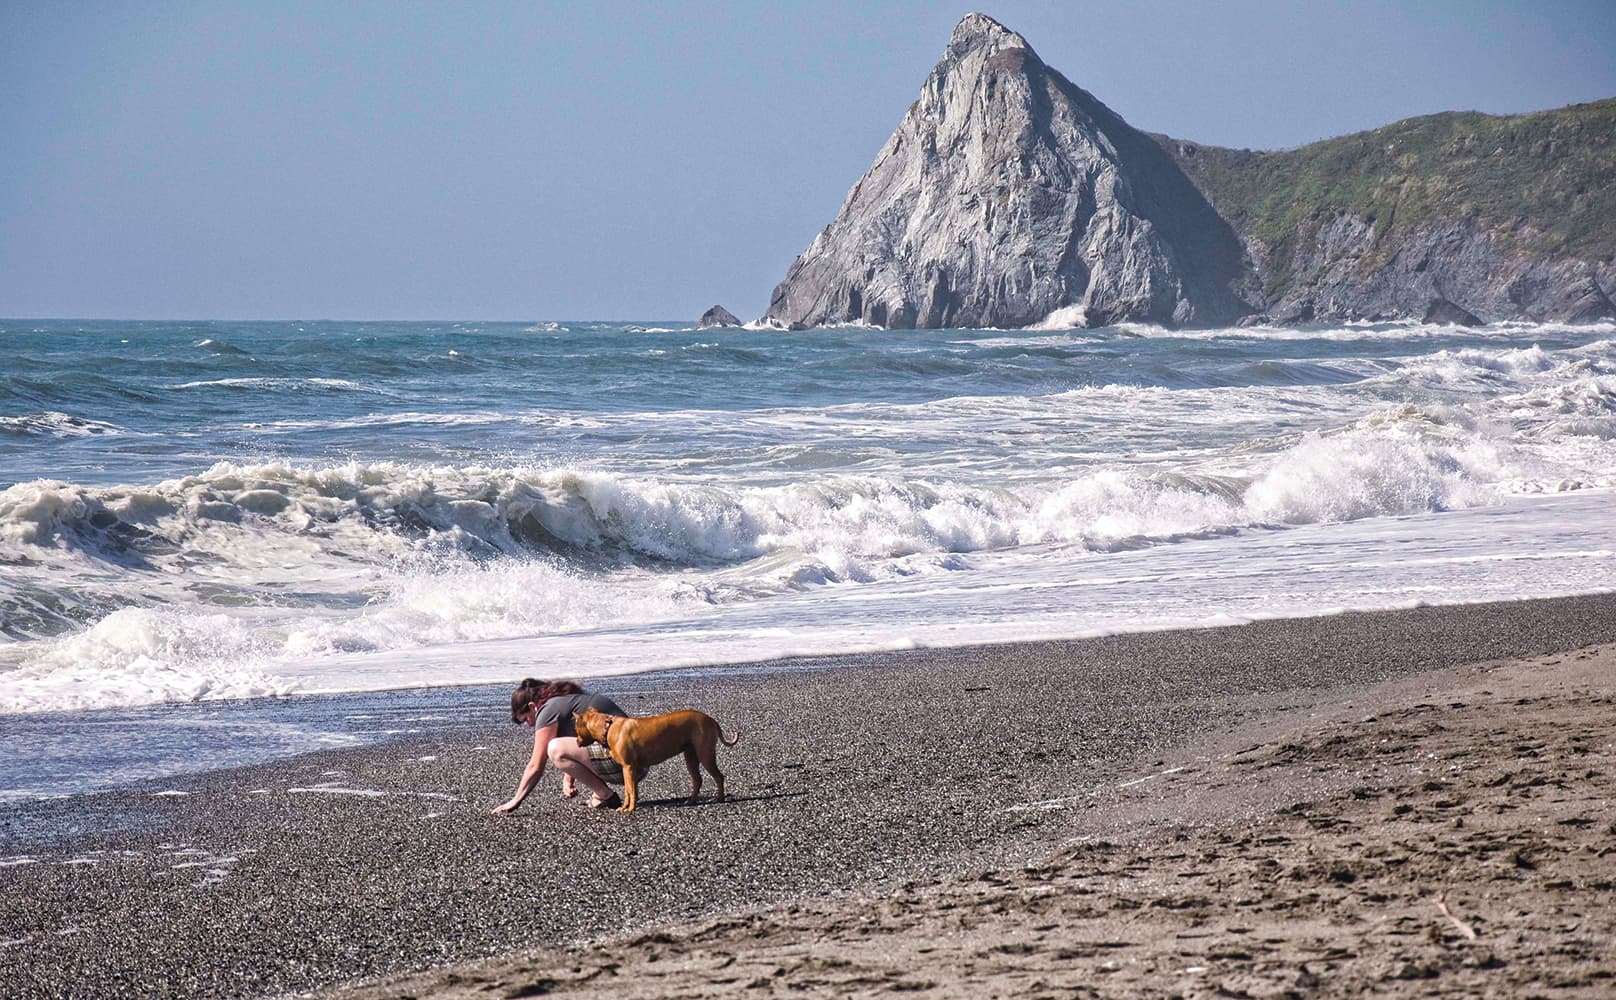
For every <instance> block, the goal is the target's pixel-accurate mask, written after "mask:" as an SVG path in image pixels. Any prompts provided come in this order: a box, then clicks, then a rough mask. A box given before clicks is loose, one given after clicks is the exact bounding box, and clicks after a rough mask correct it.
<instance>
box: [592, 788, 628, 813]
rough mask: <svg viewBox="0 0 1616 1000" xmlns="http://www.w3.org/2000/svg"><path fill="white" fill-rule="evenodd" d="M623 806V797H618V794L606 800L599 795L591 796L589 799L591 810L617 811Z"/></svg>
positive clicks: (613, 794)
mask: <svg viewBox="0 0 1616 1000" xmlns="http://www.w3.org/2000/svg"><path fill="white" fill-rule="evenodd" d="M622 804H623V797H622V796H620V795H618V794H617V793H616V792H613V793H612V794H611V795H610V796H608V797H606V798H604V799H603V798H601V797H600V796H599V795H595V796H591V797H590V799H589V808H591V809H616V808H617V807H618V806H620V805H622Z"/></svg>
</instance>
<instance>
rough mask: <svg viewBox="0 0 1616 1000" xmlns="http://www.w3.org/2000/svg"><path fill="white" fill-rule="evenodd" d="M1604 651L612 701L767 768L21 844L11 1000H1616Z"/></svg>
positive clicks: (1065, 658) (491, 783)
mask: <svg viewBox="0 0 1616 1000" xmlns="http://www.w3.org/2000/svg"><path fill="white" fill-rule="evenodd" d="M1612 643H1616V596H1610V595H1606V596H1597V597H1585V598H1563V599H1556V600H1550V601H1535V602H1515V603H1508V604H1497V605H1469V606H1458V607H1448V608H1422V609H1415V610H1410V611H1398V612H1385V613H1376V614H1353V615H1340V616H1334V617H1326V618H1315V619H1302V620H1290V621H1271V622H1260V623H1256V624H1252V625H1245V626H1238V627H1232V628H1224V629H1214V630H1204V631H1192V632H1167V633H1148V634H1139V635H1131V636H1118V637H1111V638H1104V639H1092V640H1083V641H1073V642H1061V643H1041V644H1034V645H1022V646H993V647H976V648H966V649H955V650H916V651H909V652H903V653H892V654H882V655H872V656H866V657H858V658H845V659H836V660H828V661H815V662H794V663H788V664H780V665H774V666H771V667H766V668H761V669H754V670H750V671H745V672H735V671H714V672H708V673H688V672H687V673H680V674H669V675H646V676H640V677H622V678H613V679H610V680H609V681H605V682H602V683H601V684H600V685H599V686H600V688H601V689H602V690H606V691H608V692H610V693H612V694H613V695H614V696H616V697H618V699H619V700H620V701H621V702H623V704H624V705H625V707H627V708H628V709H629V710H630V711H632V712H636V713H648V712H653V711H659V710H662V709H665V708H669V707H674V706H675V705H690V706H695V707H700V708H703V709H705V710H707V711H709V712H711V713H712V714H713V715H715V716H716V717H718V718H719V719H720V720H722V721H723V722H724V723H725V724H726V726H728V727H738V728H740V729H741V730H743V731H744V733H745V735H744V737H743V740H742V742H741V744H740V745H739V746H738V747H736V748H734V749H733V750H726V751H725V752H724V755H723V756H722V757H721V761H722V763H723V765H724V767H725V769H726V771H727V772H728V775H729V781H730V788H731V792H732V795H733V800H732V801H731V802H728V803H725V804H723V805H716V804H712V803H710V802H708V803H703V804H701V805H699V806H696V807H688V806H685V805H683V804H682V802H681V801H680V799H681V798H682V796H683V794H684V791H685V787H684V781H685V779H684V775H683V773H682V768H667V767H664V768H661V769H659V770H658V772H656V773H655V774H654V775H653V777H652V778H651V779H650V782H649V783H648V784H647V786H646V788H645V790H644V792H643V793H642V794H643V799H642V809H641V811H640V812H638V813H636V814H635V815H633V816H620V815H617V814H615V813H600V812H592V811H590V810H586V809H583V808H581V807H580V805H579V804H578V803H577V802H569V801H563V800H561V799H560V798H559V797H557V795H556V790H557V784H556V781H555V779H554V778H553V777H551V778H547V780H546V783H545V784H543V785H541V787H540V789H539V791H538V792H537V793H535V798H534V799H532V800H530V801H529V803H528V804H527V805H526V806H524V808H523V810H522V811H521V812H519V813H517V814H515V815H514V816H510V817H495V816H489V815H488V810H489V809H490V808H491V807H492V806H493V805H495V804H497V803H498V802H499V801H501V799H502V798H503V797H504V796H505V795H506V794H508V792H509V789H510V786H511V785H512V784H513V782H514V780H515V777H516V772H517V769H518V768H519V766H520V764H521V762H522V761H523V760H524V759H525V757H526V754H527V751H528V741H527V738H526V737H527V734H526V731H520V732H519V731H517V730H516V729H515V728H514V727H512V726H510V725H509V723H508V722H504V721H502V717H503V711H502V707H501V705H500V704H499V702H500V700H501V697H500V692H497V691H490V692H489V694H490V704H489V706H488V709H487V711H486V713H485V714H483V715H482V716H480V717H478V716H476V715H471V714H468V715H466V716H465V717H463V718H455V719H451V720H449V721H447V722H445V728H444V732H443V733H442V734H441V735H434V736H429V737H420V738H413V739H409V740H404V741H400V742H396V743H391V744H388V745H386V746H383V747H376V748H369V749H362V750H351V751H339V752H332V753H323V754H314V755H308V756H304V757H299V758H295V759H293V760H290V761H287V762H284V763H280V764H275V765H270V766H264V767H254V768H242V769H235V770H228V771H218V772H213V773H208V774H204V775H200V776H196V777H192V778H186V779H182V780H175V781H170V782H164V783H161V784H159V785H153V786H148V787H143V788H140V789H136V790H130V791H125V792H117V793H109V794H104V795H96V796H85V797H79V798H71V799H62V800H54V801H48V802H41V803H35V804H30V805H26V806H23V807H20V808H18V809H15V810H12V811H11V814H10V815H8V816H7V818H6V821H5V827H4V833H3V834H0V985H3V987H4V989H3V991H0V992H4V993H5V994H6V995H8V996H19V997H34V996H86V997H88V996H150V995H175V996H178V995H184V996H273V995H283V994H287V993H299V992H308V991H312V990H321V989H332V990H335V993H336V995H342V996H354V995H357V996H378V997H379V996H400V997H401V996H426V995H454V994H456V993H460V994H466V995H471V994H476V995H480V996H481V995H507V996H514V995H539V994H543V993H560V994H563V995H568V994H570V995H580V994H595V993H600V994H611V995H613V996H689V995H722V994H724V993H726V992H763V993H767V992H771V991H773V992H804V991H806V992H810V993H818V994H822V995H867V994H868V995H873V994H877V993H883V992H887V991H898V990H901V991H907V992H919V993H922V994H927V995H938V996H942V995H957V994H959V993H964V992H970V993H972V994H978V995H1010V994H1016V995H1023V994H1025V995H1051V996H1077V995H1091V994H1099V995H1123V996H1126V995H1141V996H1155V995H1168V994H1180V995H1185V996H1192V995H1207V996H1212V995H1233V996H1241V995H1249V996H1268V995H1306V996H1313V995H1343V996H1344V995H1359V994H1361V993H1362V992H1365V991H1366V990H1368V989H1371V988H1373V989H1375V990H1378V991H1381V992H1387V993H1393V994H1398V993H1401V994H1407V995H1442V994H1451V995H1476V994H1489V993H1490V994H1496V995H1553V996H1576V995H1587V996H1594V995H1608V991H1609V990H1610V988H1611V977H1612V976H1613V975H1616V953H1613V949H1612V940H1613V932H1616V918H1613V917H1612V916H1611V914H1613V913H1616V891H1613V885H1616V882H1613V879H1616V860H1613V857H1612V851H1613V850H1616V828H1613V825H1612V815H1613V811H1612V809H1611V807H1610V806H1611V798H1612V792H1613V789H1616V748H1613V746H1612V742H1611V738H1610V733H1611V732H1612V722H1613V721H1616V651H1613V648H1612V647H1611V645H1610V644H1612ZM520 673H521V671H520V669H519V668H518V669H517V670H515V671H513V679H514V677H515V676H518V675H519V674H520ZM484 720H486V722H485V721H484Z"/></svg>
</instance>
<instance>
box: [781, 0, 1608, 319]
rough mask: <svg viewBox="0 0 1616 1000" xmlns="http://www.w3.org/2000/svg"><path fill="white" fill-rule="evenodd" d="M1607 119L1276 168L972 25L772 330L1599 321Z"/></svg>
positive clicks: (1294, 161) (1501, 123)
mask: <svg viewBox="0 0 1616 1000" xmlns="http://www.w3.org/2000/svg"><path fill="white" fill-rule="evenodd" d="M1613 261H1616V101H1604V102H1599V103H1597V104H1592V105H1580V106H1578V107H1576V108H1568V109H1564V110H1562V111H1558V112H1543V113H1540V114H1537V115H1521V116H1513V117H1509V118H1497V117H1492V116H1487V115H1476V114H1470V115H1449V116H1440V115H1439V116H1432V117H1431V118H1425V119H1411V120H1410V121H1409V122H1404V123H1399V124H1398V125H1393V126H1388V127H1387V128H1385V129H1380V130H1377V131H1375V132H1369V133H1362V134H1360V135H1356V136H1347V137H1343V138H1341V139H1332V140H1327V141H1326V142H1322V143H1315V144H1313V145H1310V146H1305V147H1302V148H1301V149H1297V150H1289V151H1285V152H1279V153H1254V152H1250V151H1245V150H1239V151H1237V150H1227V149H1220V148H1218V147H1210V146H1201V145H1198V144H1195V143H1190V142H1183V141H1180V140H1175V139H1172V138H1169V137H1167V136H1161V135H1149V134H1146V133H1144V132H1141V131H1139V130H1137V129H1135V128H1133V127H1132V126H1130V125H1129V124H1128V123H1127V122H1125V121H1123V120H1122V118H1121V117H1119V116H1118V115H1117V114H1116V113H1115V112H1113V111H1111V110H1110V109H1109V108H1107V107H1106V106H1105V105H1104V104H1102V103H1101V102H1100V101H1099V100H1097V99H1096V98H1095V97H1094V96H1093V95H1091V94H1089V93H1088V92H1086V91H1084V90H1082V89H1081V88H1079V87H1077V86H1075V85H1073V84H1072V83H1071V82H1070V81H1068V80H1067V79H1066V78H1065V77H1063V76H1061V74H1060V73H1058V72H1056V71H1055V70H1053V69H1051V68H1050V67H1048V66H1046V65H1045V64H1044V63H1043V61H1042V60H1040V59H1039V58H1038V55H1037V54H1036V53H1035V52H1034V51H1033V50H1032V47H1031V46H1029V45H1028V44H1027V41H1026V39H1024V38H1022V37H1021V36H1020V35H1018V34H1016V33H1015V32H1013V31H1011V30H1009V29H1008V28H1005V27H1004V26H1003V25H1001V24H999V23H998V22H996V21H994V20H993V19H992V18H990V17H986V16H984V15H982V14H970V15H967V16H966V17H965V18H964V19H963V20H961V21H960V23H959V25H958V26H957V27H956V28H955V29H954V34H953V37H952V38H951V39H950V41H949V46H948V50H947V51H946V52H945V53H944V54H943V58H942V60H941V61H940V62H938V63H937V65H936V67H935V68H934V69H933V70H932V72H931V75H930V76H929V77H928V78H927V80H926V83H925V86H924V87H923V88H922V89H921V93H920V98H919V100H917V101H916V102H915V103H914V104H913V105H911V106H910V108H909V110H908V113H907V114H905V115H904V118H903V121H902V122H900V123H899V125H898V128H897V130H896V131H895V132H893V133H892V136H891V138H889V139H888V140H887V142H886V145H885V146H884V147H882V149H881V152H880V154H879V155H878V156H877V157H876V159H875V163H874V164H873V165H872V166H871V167H870V169H869V171H868V172H867V173H866V174H865V175H864V177H863V178H861V179H860V180H859V182H858V183H857V184H855V185H854V186H853V189H852V190H851V191H850V192H849V193H848V195H847V199H846V201H845V202H844V203H843V205H842V209H841V212H840V213H839V214H838V215H837V217H836V219H835V221H833V222H832V223H831V224H830V225H829V226H826V227H825V229H824V230H822V231H821V232H820V233H819V235H818V236H817V237H816V238H815V239H814V241H813V243H812V244H811V245H810V246H809V247H808V249H807V250H805V251H803V253H802V255H801V256H799V257H798V258H797V260H796V261H795V262H794V263H793V264H792V265H791V268H790V269H789V270H788V271H787V273H786V277H785V280H784V281H782V282H781V283H780V284H779V286H777V287H776V288H775V290H774V295H773V297H772V298H771V301H770V304H769V309H768V311H767V313H765V315H764V321H765V322H768V323H772V324H774V325H776V326H780V327H784V328H788V329H803V328H807V327H815V326H835V325H841V324H857V323H865V324H870V325H874V326H882V327H889V328H910V327H1004V328H1011V327H1024V326H1029V325H1033V324H1038V323H1041V322H1047V323H1050V324H1051V325H1062V326H1091V327H1092V326H1103V325H1107V324H1111V323H1117V322H1122V321H1136V322H1146V323H1156V324H1161V325H1164V326H1175V327H1178V326H1201V327H1204V326H1217V325H1226V324H1231V323H1235V322H1239V321H1242V320H1244V321H1248V322H1249V321H1256V320H1262V319H1269V318H1271V319H1273V320H1275V321H1279V322H1306V321H1313V320H1316V321H1327V320H1352V319H1414V320H1425V319H1426V318H1427V317H1430V318H1431V320H1432V321H1437V322H1465V323H1475V322H1494V321H1497V320H1505V319H1528V320H1540V321H1541V320H1559V321H1573V322H1575V321H1586V320H1590V319H1596V318H1601V317H1608V316H1612V315H1616V307H1613V306H1612V304H1611V299H1610V297H1609V293H1610V292H1611V291H1613V289H1612V288H1611V287H1610V283H1611V281H1612V280H1613V279H1616V263H1613Z"/></svg>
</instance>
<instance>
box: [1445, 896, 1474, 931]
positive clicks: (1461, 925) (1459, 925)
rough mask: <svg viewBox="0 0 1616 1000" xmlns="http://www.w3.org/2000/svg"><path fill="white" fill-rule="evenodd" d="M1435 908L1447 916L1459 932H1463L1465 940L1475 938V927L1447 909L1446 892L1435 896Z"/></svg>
mask: <svg viewBox="0 0 1616 1000" xmlns="http://www.w3.org/2000/svg"><path fill="white" fill-rule="evenodd" d="M1436 908H1437V909H1439V910H1441V911H1442V915H1443V916H1444V917H1447V918H1448V919H1449V920H1451V921H1453V926H1455V927H1457V928H1459V933H1460V934H1463V935H1464V936H1465V939H1466V940H1469V941H1474V940H1475V939H1476V929H1475V928H1474V927H1472V926H1470V925H1469V924H1467V923H1465V922H1464V921H1463V920H1460V919H1459V918H1458V917H1456V916H1454V915H1453V911H1452V910H1450V909H1448V897H1447V894H1446V893H1443V894H1442V895H1440V896H1438V897H1437V898H1436Z"/></svg>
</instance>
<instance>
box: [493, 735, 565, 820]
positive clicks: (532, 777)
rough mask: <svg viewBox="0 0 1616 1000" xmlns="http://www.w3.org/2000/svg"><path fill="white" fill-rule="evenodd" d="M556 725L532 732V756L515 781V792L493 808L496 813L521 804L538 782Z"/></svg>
mask: <svg viewBox="0 0 1616 1000" xmlns="http://www.w3.org/2000/svg"><path fill="white" fill-rule="evenodd" d="M555 734H556V727H555V725H554V724H551V725H548V726H545V727H544V728H543V729H540V730H536V731H535V732H534V733H533V756H532V757H531V758H529V760H528V762H527V767H525V768H523V770H522V780H521V781H519V782H517V783H516V794H515V795H512V796H511V800H510V801H509V802H506V803H505V804H504V805H502V806H499V807H498V808H496V809H495V810H494V812H496V813H508V812H510V811H512V810H513V809H515V808H516V807H517V806H519V805H521V804H522V800H523V799H525V798H527V793H528V792H531V791H533V786H534V785H536V784H538V783H539V776H540V775H541V774H543V773H544V762H545V761H546V760H548V759H549V749H550V741H551V740H553V739H555Z"/></svg>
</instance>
